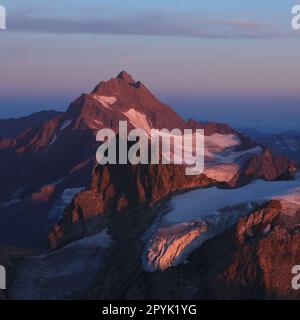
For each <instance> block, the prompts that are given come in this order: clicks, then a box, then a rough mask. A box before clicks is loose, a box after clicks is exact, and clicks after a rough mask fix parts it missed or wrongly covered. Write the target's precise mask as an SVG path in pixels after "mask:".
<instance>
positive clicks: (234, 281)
mask: <svg viewBox="0 0 300 320" xmlns="http://www.w3.org/2000/svg"><path fill="white" fill-rule="evenodd" d="M120 120H126V121H128V123H129V129H134V128H141V129H144V130H145V131H146V132H148V131H149V130H151V129H163V128H166V129H169V130H171V129H174V128H179V129H181V130H183V129H186V128H190V129H204V132H205V170H204V173H203V174H201V175H199V176H186V175H185V165H177V164H170V165H164V164H159V165H146V164H145V165H141V164H139V165H131V164H124V165H105V166H102V165H99V164H97V163H96V161H95V152H96V149H97V147H98V146H99V144H98V143H97V142H96V134H97V132H98V130H99V129H102V128H111V129H113V130H114V131H115V132H116V133H118V123H119V121H120ZM256 139H257V138H255V139H252V138H251V137H249V136H248V135H247V134H245V133H243V132H240V131H239V130H235V129H233V128H231V127H230V126H229V125H227V124H221V123H214V122H211V123H201V122H199V121H195V120H193V119H190V120H189V121H185V120H184V119H182V118H181V117H180V116H179V115H178V114H177V113H176V112H174V111H173V110H172V109H171V108H170V107H169V106H167V105H165V104H163V103H162V102H160V101H159V100H158V99H157V98H156V97H155V96H154V95H153V94H152V93H151V92H150V91H149V90H148V89H147V88H146V87H145V86H144V84H143V83H141V82H140V81H135V80H134V79H133V77H132V76H131V75H129V74H128V73H127V72H125V71H123V72H121V73H120V74H119V75H117V76H116V77H115V78H112V79H110V80H109V81H101V82H100V83H99V84H98V85H97V86H96V87H95V89H94V90H92V91H91V93H89V94H82V95H81V96H80V97H78V98H77V99H75V100H74V101H73V102H72V103H71V104H70V106H69V108H68V110H67V111H66V112H64V113H61V114H57V115H54V117H50V118H48V119H47V120H46V121H44V122H42V123H41V124H40V125H37V126H33V127H28V128H25V130H24V131H22V132H21V133H19V134H17V135H16V136H15V137H13V136H11V137H6V138H2V139H0V158H1V162H0V175H1V182H2V184H1V185H0V225H1V226H4V228H3V229H2V230H1V232H0V244H1V245H3V246H5V247H6V248H5V249H2V250H1V249H0V262H1V261H4V262H5V261H6V263H5V264H6V265H7V268H8V272H9V273H10V274H11V277H10V279H11V280H10V283H9V291H8V297H9V298H18V299H74V298H97V299H108V298H118V299H123V298H136V299H141V298H142V299H144V298H145V299H154V298H165V299H186V298H192V299H200V298H216V297H220V296H223V297H227V298H232V297H238V298H246V297H252V298H257V297H264V298H267V297H284V296H291V295H293V294H294V295H297V293H295V292H293V291H291V290H289V288H288V287H287V284H286V281H287V278H283V280H284V282H282V283H281V282H280V281H278V283H273V282H270V281H269V280H268V279H269V276H270V269H271V268H273V267H274V263H275V257H274V252H275V250H276V249H275V246H276V243H277V244H278V248H279V252H280V253H281V256H279V257H277V258H278V259H277V260H276V266H278V265H279V266H280V267H281V269H280V270H281V272H283V273H284V272H286V274H290V269H289V268H290V265H289V263H290V262H291V261H292V260H295V261H296V260H297V259H298V258H299V261H300V256H299V250H297V252H296V251H295V250H294V249H293V248H295V246H297V245H298V238H299V237H298V236H299V231H298V227H297V226H298V218H296V217H295V218H293V217H294V214H295V212H297V210H299V208H300V204H299V206H298V205H297V201H298V200H297V199H298V198H297V193H296V191H295V190H297V188H299V187H300V180H299V178H298V175H297V174H296V171H297V164H296V162H295V161H294V160H292V159H290V158H289V157H287V156H285V155H282V154H277V153H276V152H274V151H273V150H272V148H269V146H265V143H261V142H256ZM295 174H296V175H295ZM287 190H289V192H287ZM291 197H292V198H293V200H294V201H292V203H291V201H290V199H291ZM295 199H296V200H295ZM283 239H284V240H283ZM12 245H13V246H15V247H18V249H14V250H12V249H10V247H11V246H12ZM8 247H9V248H8ZM21 247H26V248H29V249H30V251H28V250H21V252H20V248H21ZM33 249H35V250H42V251H43V254H41V255H37V254H36V253H34V252H32V250H33ZM24 255H25V256H26V257H25V258H24ZM268 257H270V261H269V260H267V259H268ZM287 257H289V258H290V260H289V259H287ZM291 257H292V258H293V259H291ZM4 262H3V263H4ZM274 268H275V267H274ZM278 277H279V275H278ZM278 277H275V279H277V280H278Z"/></svg>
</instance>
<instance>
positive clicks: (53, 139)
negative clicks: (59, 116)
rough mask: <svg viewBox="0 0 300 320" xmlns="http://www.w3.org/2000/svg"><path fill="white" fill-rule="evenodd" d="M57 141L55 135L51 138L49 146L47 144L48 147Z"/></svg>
mask: <svg viewBox="0 0 300 320" xmlns="http://www.w3.org/2000/svg"><path fill="white" fill-rule="evenodd" d="M56 140H57V135H56V134H55V135H54V137H53V138H52V140H51V142H50V144H49V147H51V146H52V145H53V144H54V143H55V142H56Z"/></svg>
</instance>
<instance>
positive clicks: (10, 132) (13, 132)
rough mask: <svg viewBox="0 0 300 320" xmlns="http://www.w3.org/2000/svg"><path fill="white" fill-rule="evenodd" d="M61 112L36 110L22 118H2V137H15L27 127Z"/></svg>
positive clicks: (0, 120)
mask: <svg viewBox="0 0 300 320" xmlns="http://www.w3.org/2000/svg"><path fill="white" fill-rule="evenodd" d="M59 114H60V112H58V111H54V110H49V111H40V112H36V113H33V114H31V115H29V116H26V117H22V118H10V119H0V138H9V137H15V136H17V135H18V134H20V133H21V132H23V131H25V130H26V129H29V128H33V127H38V126H40V125H41V124H42V123H44V122H45V121H48V120H50V119H53V118H55V117H56V116H58V115H59Z"/></svg>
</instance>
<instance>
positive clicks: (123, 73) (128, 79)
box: [117, 71, 135, 83]
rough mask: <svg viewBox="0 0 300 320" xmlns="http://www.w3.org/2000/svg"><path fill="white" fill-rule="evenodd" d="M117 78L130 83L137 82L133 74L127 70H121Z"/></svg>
mask: <svg viewBox="0 0 300 320" xmlns="http://www.w3.org/2000/svg"><path fill="white" fill-rule="evenodd" d="M117 79H120V80H125V81H126V82H128V83H135V81H134V79H133V78H132V76H131V75H130V74H129V73H128V72H126V71H121V72H120V73H119V74H118V76H117Z"/></svg>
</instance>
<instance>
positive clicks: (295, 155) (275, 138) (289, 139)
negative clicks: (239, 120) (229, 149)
mask: <svg viewBox="0 0 300 320" xmlns="http://www.w3.org/2000/svg"><path fill="white" fill-rule="evenodd" d="M239 131H241V132H243V133H244V134H246V135H247V136H248V137H251V138H252V139H253V140H255V141H256V142H258V143H260V144H262V145H265V146H267V147H269V148H271V149H272V150H273V151H274V152H276V153H278V154H283V155H286V156H288V157H290V158H292V159H295V160H297V162H299V163H300V132H298V131H293V130H290V131H284V132H281V133H276V134H268V133H262V132H260V131H257V130H255V129H239Z"/></svg>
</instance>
